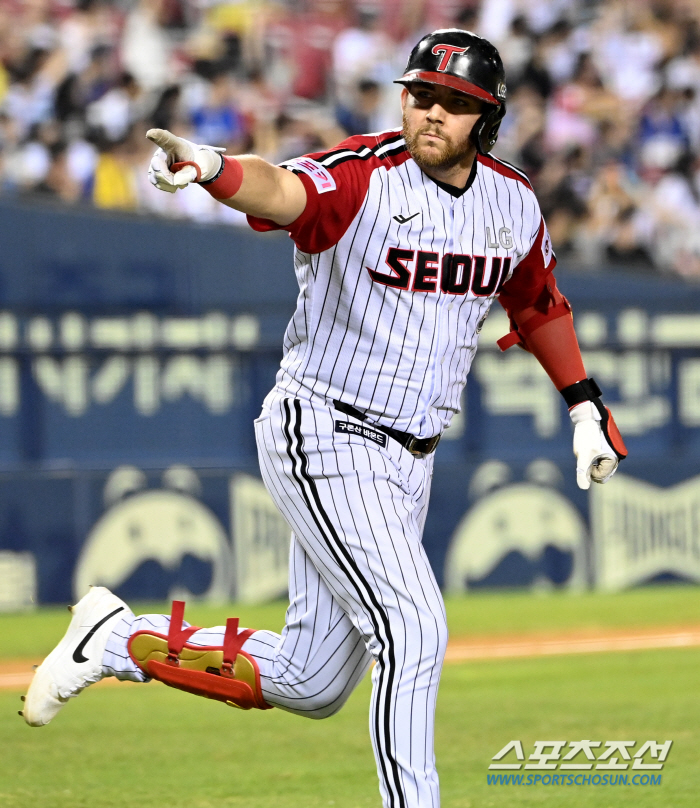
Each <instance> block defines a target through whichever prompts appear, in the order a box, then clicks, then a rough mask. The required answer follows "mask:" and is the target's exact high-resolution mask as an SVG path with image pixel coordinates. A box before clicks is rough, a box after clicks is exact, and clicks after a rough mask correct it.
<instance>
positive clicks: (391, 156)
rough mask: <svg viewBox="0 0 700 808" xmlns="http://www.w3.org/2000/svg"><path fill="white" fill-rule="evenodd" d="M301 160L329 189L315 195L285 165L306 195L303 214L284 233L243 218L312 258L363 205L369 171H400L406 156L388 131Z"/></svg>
mask: <svg viewBox="0 0 700 808" xmlns="http://www.w3.org/2000/svg"><path fill="white" fill-rule="evenodd" d="M394 141H395V146H394V145H393V142H394ZM306 157H307V158H310V160H314V161H316V162H317V163H318V164H319V165H320V166H321V167H322V168H323V169H324V170H325V171H326V172H328V173H329V174H330V175H331V176H332V178H333V181H334V183H335V188H334V189H333V190H331V191H326V192H324V193H322V192H320V191H319V188H318V187H317V185H316V183H315V182H314V180H313V178H312V177H311V176H310V175H309V174H307V173H305V171H304V170H303V169H301V168H300V169H297V170H295V169H294V164H295V162H296V161H295V160H290V161H288V165H289V167H290V168H291V169H292V170H295V173H296V174H297V176H298V177H299V178H300V179H301V181H302V182H303V183H304V188H305V189H306V207H305V208H304V211H303V213H302V214H301V215H300V216H299V218H297V219H296V220H295V221H294V222H292V223H291V224H288V225H285V226H284V227H282V226H280V225H278V224H275V223H274V222H271V221H270V220H269V219H260V218H258V217H255V216H248V217H247V218H248V223H249V224H250V226H251V227H252V228H253V229H254V230H257V231H259V232H265V231H270V230H287V231H288V232H289V235H290V237H291V238H292V239H293V240H294V243H295V244H296V245H297V247H298V248H299V249H300V250H302V252H307V253H312V254H316V253H320V252H323V251H324V250H327V249H330V248H331V247H332V246H333V245H334V244H337V243H338V241H340V239H341V238H342V237H343V235H344V234H345V233H346V231H347V229H348V227H349V226H350V224H351V223H352V221H353V220H354V218H355V217H356V216H357V213H358V211H359V210H360V208H361V207H362V204H363V203H364V201H365V198H366V196H367V189H368V188H369V183H370V179H371V177H372V173H373V172H374V171H375V169H377V168H379V167H381V166H383V167H385V168H387V169H389V168H392V167H394V166H398V165H401V164H402V163H404V162H406V160H408V159H409V158H410V155H409V153H408V151H407V150H406V148H405V146H404V145H403V141H402V138H401V135H400V133H399V132H395V131H391V132H386V133H384V132H383V133H381V134H380V135H376V136H371V137H368V136H359V137H352V138H348V139H347V140H345V141H343V142H342V143H340V144H339V145H338V146H337V147H336V148H335V149H333V150H331V151H329V152H324V153H320V154H319V153H316V154H310V155H306ZM299 159H300V160H301V159H303V158H299Z"/></svg>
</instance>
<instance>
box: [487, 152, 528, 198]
mask: <svg viewBox="0 0 700 808" xmlns="http://www.w3.org/2000/svg"><path fill="white" fill-rule="evenodd" d="M476 159H477V160H478V161H479V162H480V163H481V164H482V165H484V166H486V167H487V168H490V169H491V170H492V171H495V172H496V174H501V175H502V176H503V177H508V179H511V180H517V181H518V182H522V184H523V185H524V186H525V187H526V188H529V189H530V190H531V191H533V190H534V189H533V187H532V185H531V184H530V180H529V179H528V178H527V177H526V176H525V174H523V173H522V172H520V171H518V170H517V169H515V168H513V167H512V166H509V165H507V164H506V163H502V162H501V161H500V160H496V158H495V157H491V155H490V154H478V155H477V158H476Z"/></svg>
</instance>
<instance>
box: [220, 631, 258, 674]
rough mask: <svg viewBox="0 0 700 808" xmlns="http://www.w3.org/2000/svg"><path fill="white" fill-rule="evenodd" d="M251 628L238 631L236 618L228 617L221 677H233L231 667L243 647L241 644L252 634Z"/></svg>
mask: <svg viewBox="0 0 700 808" xmlns="http://www.w3.org/2000/svg"><path fill="white" fill-rule="evenodd" d="M253 633H254V631H253V629H252V628H247V629H246V630H245V631H241V632H240V633H239V631H238V618H237V617H229V618H228V620H227V621H226V632H225V634H224V645H223V651H224V662H223V665H222V666H221V673H222V675H223V676H231V677H232V676H233V665H234V663H235V661H236V657H237V656H238V652H239V651H240V650H241V648H242V647H243V643H244V642H245V641H246V640H247V639H248V637H250V635H251V634H253Z"/></svg>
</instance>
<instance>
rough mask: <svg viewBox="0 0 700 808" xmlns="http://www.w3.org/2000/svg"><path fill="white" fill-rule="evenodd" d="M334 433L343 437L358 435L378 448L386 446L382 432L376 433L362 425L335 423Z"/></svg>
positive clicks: (345, 422) (346, 422) (344, 422)
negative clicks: (338, 433) (377, 445)
mask: <svg viewBox="0 0 700 808" xmlns="http://www.w3.org/2000/svg"><path fill="white" fill-rule="evenodd" d="M335 431H336V432H341V433H343V434H344V435H358V436H359V437H360V438H367V439H368V440H372V441H374V442H375V443H378V444H379V445H380V446H386V435H385V434H384V433H383V432H378V431H377V430H376V429H372V428H371V427H369V426H365V425H364V424H352V423H350V421H336V422H335Z"/></svg>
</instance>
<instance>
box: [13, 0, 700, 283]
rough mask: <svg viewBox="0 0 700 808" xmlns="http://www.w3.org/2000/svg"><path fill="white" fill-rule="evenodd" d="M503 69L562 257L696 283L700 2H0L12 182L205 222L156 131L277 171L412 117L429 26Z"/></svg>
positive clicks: (203, 197)
mask: <svg viewBox="0 0 700 808" xmlns="http://www.w3.org/2000/svg"><path fill="white" fill-rule="evenodd" d="M451 26H457V27H461V28H467V29H470V30H473V31H476V32H477V33H479V34H481V35H482V36H485V37H487V38H488V39H490V40H491V41H492V42H494V44H496V45H497V46H498V48H499V49H500V51H501V54H502V56H503V59H504V62H505V65H506V74H507V79H508V115H507V116H506V118H505V121H504V123H503V126H502V128H501V136H500V139H499V142H498V145H497V147H496V151H495V154H497V155H498V156H501V157H503V158H504V159H506V160H508V161H510V162H512V163H514V164H515V165H518V166H520V167H522V168H523V169H524V170H525V171H526V172H528V174H529V175H530V177H531V179H532V180H533V182H534V184H535V187H536V190H537V192H538V195H539V198H540V200H541V203H542V208H543V211H544V213H545V216H546V217H547V221H548V224H549V228H550V231H551V233H552V237H553V241H554V244H555V247H556V248H557V251H558V253H559V255H560V257H561V256H562V255H565V256H567V258H568V259H569V261H570V262H575V263H577V264H581V265H585V266H591V267H595V266H597V265H599V264H600V263H601V262H602V263H605V264H608V265H609V264H610V263H615V262H621V263H624V264H627V265H629V264H630V263H632V264H634V265H635V266H636V267H637V268H639V269H643V268H649V269H650V270H659V271H666V272H672V273H676V274H679V275H683V276H686V277H697V278H700V2H698V0H481V2H480V1H479V0H471V2H470V0H0V53H1V57H0V188H1V192H2V194H3V195H4V196H8V195H15V196H18V197H22V198H43V199H54V200H57V201H58V202H60V203H64V204H78V203H83V204H85V203H88V204H93V205H95V206H97V207H99V208H104V209H121V210H134V211H147V212H150V213H152V214H154V215H164V216H171V217H186V218H190V219H195V220H200V221H231V222H234V223H237V222H242V221H243V219H242V217H241V216H240V214H238V213H236V212H235V211H232V210H230V209H228V208H225V207H224V206H222V205H217V204H216V203H215V202H214V201H213V200H212V199H211V198H210V197H209V195H208V194H206V193H204V192H203V191H202V192H197V193H187V194H183V193H178V194H175V195H173V196H167V195H165V194H161V193H159V192H157V191H156V190H155V189H154V188H152V187H151V186H150V185H149V183H148V180H147V176H146V167H147V164H148V161H149V159H150V155H151V153H152V151H153V149H152V145H151V144H150V142H148V141H147V140H146V139H145V137H144V134H145V131H146V129H148V128H149V127H151V126H157V127H163V128H168V129H172V130H173V131H175V132H177V133H178V134H180V135H184V136H187V137H189V138H191V139H192V140H194V141H196V142H200V143H209V144H212V145H224V146H226V147H227V149H228V151H229V153H234V154H235V153H241V152H248V151H253V152H256V153H258V154H261V155H263V156H264V157H266V158H267V159H269V160H271V161H273V162H279V161H281V160H283V159H285V158H287V157H290V156H294V155H298V154H301V153H304V152H308V151H313V150H315V149H318V148H323V147H327V146H333V145H335V144H336V143H337V142H338V141H339V140H341V139H342V138H343V137H345V136H346V135H347V134H354V133H359V132H371V131H377V130H380V129H383V128H389V127H394V126H398V125H400V108H399V103H398V97H399V90H398V87H396V85H393V84H392V80H393V79H394V78H395V77H397V76H399V75H401V72H402V70H403V67H404V65H405V61H406V58H407V56H408V53H409V52H410V48H411V46H412V45H413V44H414V43H415V42H416V41H417V39H418V38H419V37H420V36H421V35H422V34H423V33H425V32H427V31H430V30H433V29H436V28H440V27H451Z"/></svg>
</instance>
